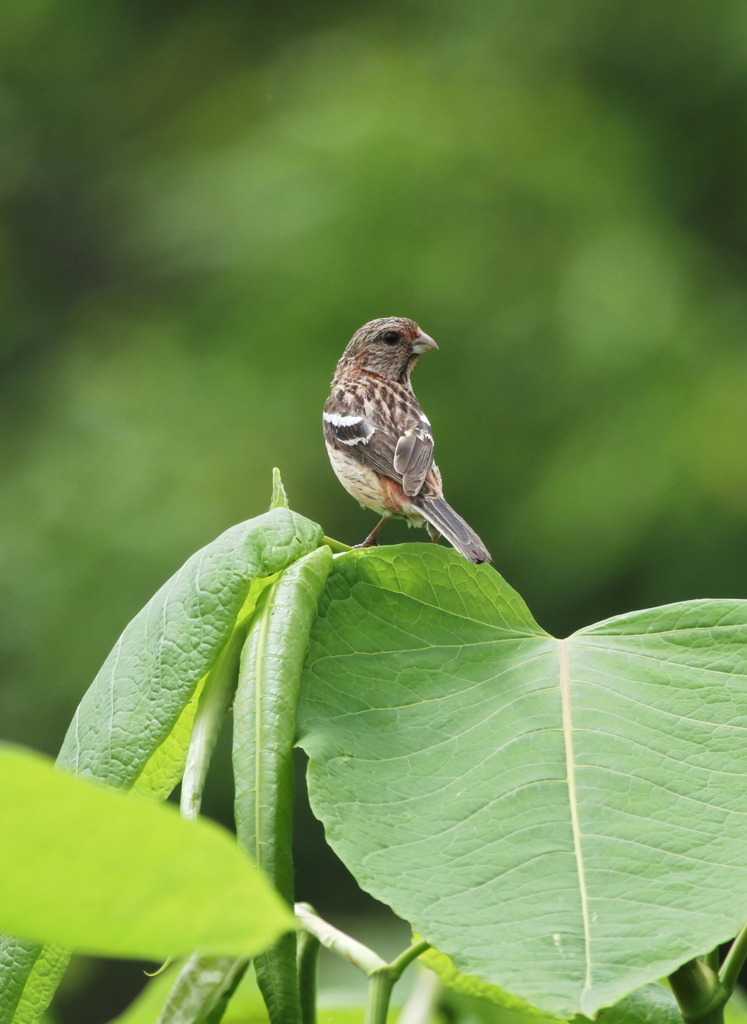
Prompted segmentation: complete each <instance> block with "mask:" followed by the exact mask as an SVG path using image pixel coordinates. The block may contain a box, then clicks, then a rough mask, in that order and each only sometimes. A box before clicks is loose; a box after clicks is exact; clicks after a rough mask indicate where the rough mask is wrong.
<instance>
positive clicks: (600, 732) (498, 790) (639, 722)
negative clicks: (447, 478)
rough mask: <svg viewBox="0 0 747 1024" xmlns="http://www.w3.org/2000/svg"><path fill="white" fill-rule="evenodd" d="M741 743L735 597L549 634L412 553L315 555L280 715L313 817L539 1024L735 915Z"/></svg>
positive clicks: (401, 909)
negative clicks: (296, 700)
mask: <svg viewBox="0 0 747 1024" xmlns="http://www.w3.org/2000/svg"><path fill="white" fill-rule="evenodd" d="M745 729H747V602H744V601H696V602H689V603H685V604H681V605H671V606H667V607H665V608H658V609H651V610H648V611H643V612H636V613H633V614H630V615H626V616H620V617H619V618H615V619H612V620H609V621H608V622H603V623H599V624H597V625H595V626H592V627H589V628H587V629H583V630H580V631H579V632H577V633H575V634H574V635H573V636H572V637H570V638H569V639H568V640H566V641H558V640H555V639H554V638H552V637H550V636H549V635H548V634H546V633H545V632H544V631H543V630H542V629H540V628H539V627H538V626H537V624H536V623H535V622H534V621H533V619H532V618H531V616H530V615H529V613H528V611H527V609H526V607H525V605H524V604H523V602H522V601H521V599H520V598H519V597H518V595H517V594H516V593H515V592H514V591H513V590H511V588H510V587H509V586H508V585H507V584H506V583H505V582H504V581H503V580H502V579H501V577H500V576H498V574H497V573H496V572H494V570H492V569H491V568H490V567H483V566H479V567H474V566H472V565H470V564H468V563H467V562H465V561H464V559H461V558H460V557H459V556H458V555H457V554H456V553H454V552H450V551H448V550H444V549H438V548H429V547H427V546H425V545H405V546H402V547H399V548H389V549H382V550H380V551H358V552H352V553H350V554H346V555H342V556H340V557H338V558H337V559H335V564H334V567H333V570H332V574H331V575H330V577H329V580H328V585H327V590H326V594H325V597H324V599H323V600H322V603H321V605H320V616H319V618H318V619H317V622H316V625H315V628H314V632H313V634H312V641H311V646H310V651H309V657H308V660H307V670H306V675H305V679H304V684H303V687H302V695H301V704H300V730H301V744H302V746H303V747H304V749H305V750H306V751H307V752H308V754H309V757H310V766H309V790H310V797H311V801H312V806H313V807H314V810H315V812H316V814H317V815H318V816H319V817H320V818H321V819H322V821H323V822H324V824H325V827H326V831H327V837H328V839H329V841H330V843H331V844H332V846H333V847H334V849H335V850H336V852H337V853H338V855H339V856H340V857H341V858H342V860H343V861H344V862H345V863H346V865H347V866H348V867H349V868H350V870H351V871H353V873H354V874H355V876H356V878H357V879H358V881H359V882H360V884H361V885H362V886H363V887H364V888H366V889H367V890H369V891H370V892H371V893H373V894H374V895H375V896H377V897H378V898H379V899H381V900H383V901H384V902H386V903H388V904H389V905H390V906H392V907H393V908H394V910H395V911H396V912H397V913H398V914H399V915H400V916H401V917H403V918H405V919H406V920H408V921H410V922H411V924H412V925H413V928H414V929H415V930H416V931H417V932H418V933H419V934H421V935H423V936H424V937H425V938H426V939H428V940H429V941H430V942H432V943H433V945H434V946H436V947H438V948H439V949H441V950H443V951H444V952H445V953H447V954H448V955H449V956H451V957H452V959H453V961H454V963H455V964H456V966H457V968H458V970H459V971H461V972H463V973H465V974H474V975H478V976H479V977H481V978H483V979H485V980H486V981H488V982H490V983H491V984H494V985H497V986H499V987H500V988H502V989H505V990H507V991H509V992H512V993H515V994H516V995H519V996H521V997H522V998H523V999H525V1000H526V1001H527V1002H529V1003H530V1004H532V1005H533V1006H537V1007H539V1008H541V1009H543V1010H545V1011H546V1012H549V1013H551V1014H555V1015H557V1016H560V1017H570V1016H572V1015H573V1014H574V1013H583V1014H586V1015H587V1016H593V1015H594V1014H595V1012H596V1011H597V1010H598V1009H599V1008H600V1007H602V1006H606V1005H610V1004H612V1003H615V1002H617V1001H618V1000H619V999H621V998H622V997H623V996H625V995H626V994H628V993H629V992H631V991H633V990H634V989H638V988H640V987H641V986H643V985H645V984H646V983H648V982H651V981H653V980H654V979H656V978H658V977H661V976H663V975H666V974H669V973H670V972H671V971H672V970H674V969H675V968H676V967H677V966H678V965H679V964H681V963H682V962H683V961H684V960H687V959H689V958H690V957H692V956H694V955H696V954H697V953H699V952H700V951H701V950H702V949H711V948H713V947H714V946H716V945H717V944H718V943H719V942H721V941H724V940H726V939H728V938H729V937H730V936H732V935H734V934H735V933H736V932H737V930H738V929H739V927H740V926H741V925H742V923H743V922H744V919H745V918H746V917H747V859H746V858H745V856H744V836H745V834H747V801H745V798H744V792H745V782H746V781H747V779H746V777H747V743H745ZM529 965H531V966H529Z"/></svg>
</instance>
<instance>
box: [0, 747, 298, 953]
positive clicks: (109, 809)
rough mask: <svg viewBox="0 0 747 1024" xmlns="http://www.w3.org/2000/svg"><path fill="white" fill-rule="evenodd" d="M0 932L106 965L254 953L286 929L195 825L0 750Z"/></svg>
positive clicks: (224, 849) (227, 847)
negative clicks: (120, 960)
mask: <svg viewBox="0 0 747 1024" xmlns="http://www.w3.org/2000/svg"><path fill="white" fill-rule="evenodd" d="M0 820H2V822H3V842H2V843H1V844H0V927H3V928H5V929H7V930H8V931H10V932H13V933H15V934H18V935H23V936H26V937H28V938H30V939H32V940H35V941H42V942H51V943H55V944H57V945H60V946H67V947H68V948H75V949H79V950H81V951H83V952H88V953H95V954H103V955H108V956H130V957H143V958H148V959H154V960H158V959H166V958H167V957H169V956H172V955H173V956H179V955H183V954H186V953H189V952H191V950H193V949H202V950H204V951H206V952H214V953H245V954H252V953H256V952H259V951H260V950H262V949H263V948H264V947H266V946H267V945H269V944H270V943H271V942H272V941H274V940H275V939H276V938H277V937H278V935H279V934H280V933H281V932H283V931H286V930H288V929H290V928H293V926H294V919H293V916H292V914H291V913H290V911H289V910H288V909H287V907H286V906H285V905H284V904H283V903H282V901H281V900H280V899H279V897H278V896H277V895H276V894H275V892H274V891H273V890H272V889H271V888H270V886H269V885H268V884H267V882H266V881H265V880H264V878H263V876H262V875H261V873H260V872H259V871H258V869H257V868H256V866H255V865H254V864H252V863H251V862H250V861H249V860H248V858H247V857H246V855H245V854H244V853H243V851H242V850H241V849H240V848H239V847H238V845H237V844H236V841H235V839H234V837H233V836H232V835H231V834H230V833H228V832H226V831H225V830H224V829H222V828H219V827H218V826H217V825H215V824H214V823H213V822H210V821H207V820H199V821H191V822H190V821H185V820H184V819H183V818H181V817H180V816H179V814H178V813H177V811H176V809H175V808H173V807H171V806H159V805H157V804H154V803H152V802H151V801H147V800H144V799H143V798H142V797H137V796H132V795H128V794H124V793H117V792H112V791H109V790H106V789H103V788H102V787H100V786H98V785H92V784H91V783H89V782H85V781H83V780H81V779H76V778H74V777H72V776H70V775H66V774H63V773H62V772H60V771H59V770H57V769H55V768H54V767H53V765H52V763H51V762H49V761H47V760H46V759H44V758H41V757H40V756H39V755H35V754H31V753H30V752H28V751H21V750H19V749H17V748H8V747H0Z"/></svg>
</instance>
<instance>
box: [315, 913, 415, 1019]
mask: <svg viewBox="0 0 747 1024" xmlns="http://www.w3.org/2000/svg"><path fill="white" fill-rule="evenodd" d="M295 911H296V919H297V921H298V924H299V927H300V929H301V934H302V936H303V935H304V933H306V937H308V936H313V938H314V939H316V940H317V942H320V943H321V944H322V945H323V946H326V947H327V949H331V950H332V952H333V953H339V954H340V956H344V957H345V959H346V960H349V961H350V963H351V964H354V965H355V966H356V967H359V968H360V969H361V970H362V971H363V973H364V974H365V975H366V976H367V977H368V1003H367V1005H366V1017H365V1024H386V1017H387V1013H388V1012H389V1002H390V1000H391V998H392V989H393V988H394V986H395V985H396V983H397V982H398V981H399V979H400V978H401V976H402V972H403V971H404V969H405V968H406V967H408V966H409V965H410V964H411V963H412V962H413V960H416V959H417V958H418V957H419V956H420V954H421V953H424V952H425V951H426V949H430V946H431V944H430V942H426V941H425V939H421V940H420V941H419V942H413V944H412V945H411V946H408V947H407V949H405V950H404V951H403V952H402V953H400V954H399V956H398V957H395V958H394V960H392V961H391V963H387V962H386V961H385V960H382V958H381V957H380V956H379V955H378V953H374V951H373V950H372V949H369V948H368V946H364V945H363V943H362V942H358V940H357V939H353V938H351V937H350V935H346V934H345V932H341V931H340V929H339V928H335V927H334V926H333V925H331V924H330V923H329V922H328V921H325V920H324V918H322V917H319V915H318V914H317V912H316V911H315V910H314V908H313V907H312V906H310V905H309V904H308V903H297V904H296V906H295ZM299 955H300V952H299ZM300 969H301V965H300V964H299V971H300ZM299 983H300V985H301V1000H302V1014H301V1020H302V1022H303V1024H313V1022H314V1017H313V1014H312V1015H311V1016H307V1013H308V1011H305V1010H303V1004H304V1000H305V999H306V997H307V994H308V991H310V986H312V985H313V984H314V982H313V981H311V982H309V981H308V980H307V982H302V981H301V976H300V974H299ZM305 989H306V992H305V991H304V990H305Z"/></svg>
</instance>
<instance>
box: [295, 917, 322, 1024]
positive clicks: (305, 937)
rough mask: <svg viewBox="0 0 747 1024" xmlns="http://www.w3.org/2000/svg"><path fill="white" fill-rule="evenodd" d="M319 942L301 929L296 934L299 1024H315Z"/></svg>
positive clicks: (314, 936)
mask: <svg viewBox="0 0 747 1024" xmlns="http://www.w3.org/2000/svg"><path fill="white" fill-rule="evenodd" d="M319 948H320V942H319V939H318V938H317V937H316V935H312V934H311V932H309V931H306V930H305V929H302V930H301V931H299V933H298V951H297V960H296V963H297V965H298V998H299V1002H300V1008H301V1024H316V962H317V960H318V958H319Z"/></svg>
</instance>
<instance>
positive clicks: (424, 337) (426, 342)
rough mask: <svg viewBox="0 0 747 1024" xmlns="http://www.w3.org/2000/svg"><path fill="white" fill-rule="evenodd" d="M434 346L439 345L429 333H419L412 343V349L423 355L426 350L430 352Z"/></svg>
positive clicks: (416, 353)
mask: <svg viewBox="0 0 747 1024" xmlns="http://www.w3.org/2000/svg"><path fill="white" fill-rule="evenodd" d="M432 348H438V345H437V344H436V343H435V341H434V340H433V338H431V336H430V335H429V334H419V335H418V336H417V338H415V340H414V341H413V343H412V350H413V352H414V353H415V355H418V356H422V354H423V353H424V352H428V351H430V349H432Z"/></svg>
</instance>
